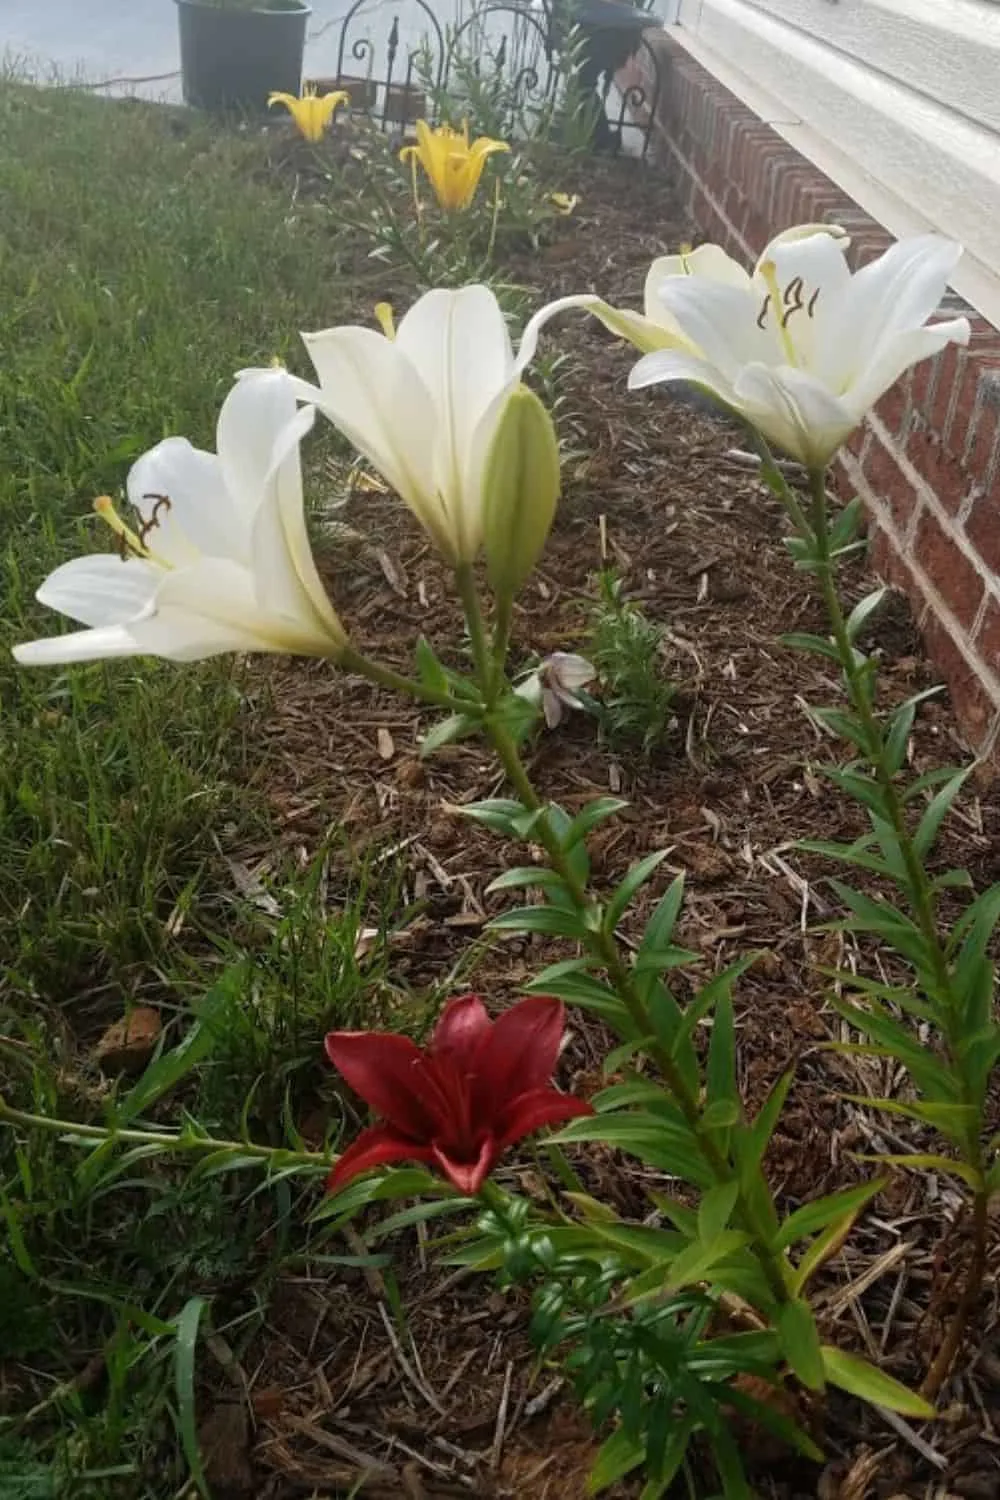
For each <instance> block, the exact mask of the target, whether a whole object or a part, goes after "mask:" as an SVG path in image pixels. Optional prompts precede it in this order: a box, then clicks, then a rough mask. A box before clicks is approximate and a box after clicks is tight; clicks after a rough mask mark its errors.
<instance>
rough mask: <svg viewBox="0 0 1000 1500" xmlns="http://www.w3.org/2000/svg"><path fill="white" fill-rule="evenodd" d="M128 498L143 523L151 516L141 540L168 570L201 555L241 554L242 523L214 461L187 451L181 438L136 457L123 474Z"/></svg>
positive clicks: (188, 446) (244, 532)
mask: <svg viewBox="0 0 1000 1500" xmlns="http://www.w3.org/2000/svg"><path fill="white" fill-rule="evenodd" d="M128 497H129V500H130V502H131V504H132V505H133V507H134V508H135V510H136V513H137V514H138V515H140V516H141V517H142V519H143V521H151V520H152V519H153V517H154V516H155V518H156V525H155V526H154V527H152V528H151V529H150V530H149V531H148V532H147V533H146V534H145V537H144V540H145V542H146V545H147V546H148V547H149V549H150V551H151V552H152V553H153V554H154V556H156V557H158V558H162V559H163V561H164V562H166V563H169V564H170V565H171V566H172V567H182V566H183V565H184V564H185V563H190V562H193V561H194V560H195V559H196V558H197V557H199V556H201V555H202V554H203V553H204V554H207V555H208V556H212V557H235V558H237V559H239V558H242V557H244V556H245V555H246V547H247V537H248V530H247V526H246V522H245V520H244V518H243V517H242V516H240V515H239V514H238V513H237V511H236V508H235V507H234V505H233V502H232V498H231V496H230V494H229V491H228V490H227V488H226V482H225V479H224V477H223V472H222V466H221V464H220V463H219V460H218V459H217V458H216V456H215V454H214V453H205V452H203V451H202V450H201V449H200V448H193V447H192V446H191V444H190V443H189V442H188V440H187V438H181V437H169V438H165V439H164V440H163V442H162V443H157V445H156V447H155V448H151V449H150V450H149V452H148V453H144V454H143V455H142V457H141V458H139V459H137V460H136V462H135V463H134V464H133V465H132V468H131V469H130V471H129V476H128ZM164 502H166V503H164Z"/></svg>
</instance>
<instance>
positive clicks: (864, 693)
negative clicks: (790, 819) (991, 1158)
mask: <svg viewBox="0 0 1000 1500" xmlns="http://www.w3.org/2000/svg"><path fill="white" fill-rule="evenodd" d="M772 468H774V472H775V473H778V474H780V470H778V469H777V468H776V467H775V466H774V465H773V463H772ZM781 482H782V485H783V487H784V489H785V491H786V492H787V494H788V495H789V496H791V495H792V492H791V490H790V488H789V486H788V485H787V484H786V483H785V481H784V478H783V477H782V480H781ZM809 488H810V494H811V508H810V517H809V521H808V522H806V520H805V517H804V515H803V513H802V510H801V507H799V506H798V501H797V500H796V501H795V508H794V509H793V508H792V507H791V506H790V507H789V512H790V514H791V516H792V519H793V521H794V522H795V524H796V525H797V526H798V527H799V529H800V533H801V534H802V536H803V537H804V538H807V539H809V540H811V541H812V543H813V546H814V558H813V566H814V570H815V573H816V577H817V579H818V581H819V586H820V591H821V593H822V597H823V604H824V606H825V608H826V612H827V618H828V620H829V623H830V630H831V634H832V637H833V642H834V644H835V646H836V648H837V655H838V658H839V660H840V666H841V670H842V672H843V674H844V682H845V685H846V688H847V696H848V700H849V702H850V704H851V708H852V709H853V711H854V715H855V718H856V720H857V722H858V724H859V726H860V727H861V729H862V730H863V733H864V738H865V747H866V751H865V753H866V756H867V759H868V762H869V764H870V766H871V769H872V773H873V774H874V777H875V780H876V781H877V783H878V786H879V789H880V791H881V793H882V798H883V804H884V807H885V811H886V814H887V817H888V821H889V823H890V824H891V826H892V829H893V833H894V834H895V838H896V842H897V845H898V848H899V852H900V857H901V858H902V861H903V867H904V869H905V871H906V891H907V895H908V897H909V901H910V905H911V908H912V911H913V916H914V919H915V920H916V923H917V926H918V927H919V929H920V934H921V936H922V938H923V940H924V944H925V947H926V951H927V956H928V961H929V968H930V977H931V982H932V984H933V987H934V992H935V994H936V996H937V998H938V1001H939V1005H940V1013H941V1021H942V1027H941V1029H942V1034H943V1040H944V1043H945V1047H946V1049H947V1052H948V1055H949V1058H950V1061H951V1066H952V1072H953V1074H954V1077H955V1079H956V1081H957V1082H958V1084H959V1086H960V1088H961V1090H962V1093H963V1095H964V1099H963V1102H964V1103H966V1104H968V1105H969V1106H970V1108H972V1109H973V1110H975V1111H977V1113H979V1114H980V1115H981V1106H980V1105H979V1104H978V1102H977V1101H976V1100H975V1099H973V1098H971V1097H970V1096H969V1092H968V1089H967V1088H966V1083H965V1070H964V1069H963V1068H962V1066H961V1061H960V1044H961V1005H960V1003H959V999H958V997H957V996H956V994H955V988H954V984H953V982H952V976H951V971H950V968H949V964H948V956H947V954H946V952H945V949H944V946H943V944H942V941H941V934H940V931H939V927H938V915H937V903H936V899H935V894H934V889H933V886H932V884H931V880H930V877H929V875H928V873H927V871H926V869H925V868H924V863H923V860H922V859H921V857H920V855H919V853H918V852H917V848H916V845H915V843H914V840H913V835H912V834H911V832H910V827H909V823H908V821H907V817H906V809H905V806H904V803H903V799H902V797H901V796H900V793H899V788H898V786H897V785H896V781H895V777H894V775H893V772H892V769H891V767H890V765H889V762H888V760H887V758H886V737H885V731H884V729H883V726H882V723H881V721H880V719H879V717H878V715H877V713H876V712H875V708H874V705H873V702H872V696H871V693H870V691H869V687H868V684H867V683H866V681H865V677H864V668H863V666H862V664H861V662H860V661H859V657H858V653H857V652H856V651H855V648H854V643H853V641H852V640H851V636H850V632H849V630H848V627H847V619H846V617H845V614H844V608H843V605H842V604H841V601H840V594H839V591H838V589H837V581H836V570H835V559H834V557H833V555H832V552H831V548H830V527H829V518H828V515H827V504H826V471H825V469H815V470H811V471H810V474H809ZM793 498H794V497H793ZM981 1124H982V1121H981V1119H980V1121H979V1122H978V1124H977V1127H976V1128H975V1129H974V1130H972V1131H970V1133H969V1149H968V1151H967V1152H966V1153H965V1162H966V1165H967V1166H969V1167H970V1168H971V1169H972V1172H973V1173H974V1175H975V1178H976V1183H975V1186H974V1188H973V1204H972V1212H973V1248H972V1256H971V1259H970V1262H969V1271H968V1275H967V1277H966V1284H965V1288H964V1290H963V1293H962V1296H961V1297H960V1299H959V1303H958V1307H957V1308H956V1309H955V1314H954V1317H953V1319H952V1322H951V1325H950V1327H949V1329H948V1333H947V1335H946V1336H945V1339H944V1342H943V1344H942V1345H941V1348H940V1349H939V1350H938V1353H937V1355H936V1356H935V1359H934V1361H933V1363H932V1365H931V1368H930V1370H929V1371H928V1373H927V1378H926V1380H925V1382H924V1386H923V1394H924V1395H925V1396H927V1397H929V1398H930V1397H933V1396H936V1395H937V1393H938V1391H939V1390H940V1389H941V1386H942V1384H943V1383H944V1380H945V1379H946V1377H947V1375H948V1372H949V1370H950V1369H951V1366H952V1364H953V1363H954V1360H955V1356H956V1354H957V1353H958V1350H959V1347H960V1345H961V1342H962V1335H963V1333H964V1331H965V1326H966V1323H967V1322H968V1319H969V1315H970V1313H971V1311H972V1308H973V1306H974V1305H975V1302H976V1298H977V1297H978V1295H979V1291H980V1288H981V1286H982V1282H983V1277H984V1275H985V1272H986V1224H987V1218H986V1214H987V1200H988V1196H989V1195H988V1192H987V1189H986V1173H985V1167H984V1163H983V1156H982V1150H981V1147H980V1145H979V1142H980V1140H981V1137H982V1130H981Z"/></svg>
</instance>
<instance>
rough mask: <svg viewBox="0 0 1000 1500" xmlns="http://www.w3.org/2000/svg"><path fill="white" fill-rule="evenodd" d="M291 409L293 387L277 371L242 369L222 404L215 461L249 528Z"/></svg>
mask: <svg viewBox="0 0 1000 1500" xmlns="http://www.w3.org/2000/svg"><path fill="white" fill-rule="evenodd" d="M296 410H297V407H296V401H295V385H294V383H293V381H292V378H291V376H289V374H288V372H287V371H286V370H281V369H274V370H243V371H241V372H240V374H239V375H238V376H237V380H236V384H235V385H234V386H233V388H232V390H231V391H230V392H229V395H228V396H227V397H226V399H225V401H224V402H223V403H222V409H221V411H220V412H219V420H218V424H217V426H216V447H217V449H218V453H219V463H220V465H221V467H222V473H223V477H224V479H225V483H226V488H227V490H228V491H229V494H230V496H231V497H232V500H233V503H234V505H235V507H236V509H237V510H239V511H241V512H243V513H245V514H246V518H247V527H248V529H249V527H250V526H252V524H253V518H254V516H255V515H256V513H257V507H258V506H259V505H260V504H261V502H262V501H263V498H264V486H265V482H266V480H267V476H268V474H269V473H270V471H271V467H272V462H273V454H274V446H275V443H276V442H277V441H278V438H279V436H280V434H281V432H282V430H283V428H285V427H286V426H287V425H288V423H289V422H290V421H291V420H292V418H293V417H294V416H295V413H296ZM204 550H206V551H207V550H208V549H207V548H206V549H204ZM214 555H215V556H225V554H224V553H219V552H215V553H214Z"/></svg>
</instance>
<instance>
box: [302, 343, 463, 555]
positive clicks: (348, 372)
mask: <svg viewBox="0 0 1000 1500" xmlns="http://www.w3.org/2000/svg"><path fill="white" fill-rule="evenodd" d="M303 339H304V341H305V345H306V349H307V350H308V352H309V357H310V359H311V360H312V362H313V364H314V366H315V368H316V374H317V376H318V377H319V388H318V389H317V388H316V387H315V386H310V385H308V384H307V383H306V382H305V381H301V382H297V383H296V389H297V393H298V396H299V398H300V399H301V400H306V401H309V402H313V403H315V405H316V406H318V407H319V409H320V411H322V412H324V413H325V415H326V416H327V417H329V419H330V421H331V422H332V423H333V425H334V426H335V427H337V428H339V429H340V431H341V432H342V433H343V434H344V436H345V437H346V438H347V439H348V441H349V442H350V443H352V444H353V446H354V447H355V448H356V449H357V450H358V452H359V453H360V454H361V455H362V456H363V457H364V458H366V459H367V460H368V462H369V463H370V464H372V465H373V466H374V468H376V469H377V470H378V471H379V473H380V474H381V475H382V477H383V479H385V481H386V482H387V483H388V484H389V485H391V486H392V488H393V489H394V490H395V491H396V493H397V494H398V495H399V496H400V498H401V499H402V500H404V501H405V502H406V504H407V505H408V506H409V507H410V509H411V510H412V511H413V512H414V514H415V515H416V516H417V518H418V520H419V521H420V522H421V524H422V525H423V526H425V527H426V528H427V530H428V531H430V533H431V535H432V536H433V537H434V538H435V541H437V542H438V545H439V546H441V547H442V550H446V551H447V550H448V549H449V547H450V539H449V536H448V532H447V526H446V524H445V518H444V516H443V514H442V511H441V506H440V503H439V502H438V500H437V498H436V495H437V491H436V485H435V466H434V438H435V432H436V428H437V414H436V412H435V409H434V402H433V400H432V398H431V394H430V391H429V390H428V389H427V387H426V385H425V384H424V382H423V380H421V378H420V377H419V375H418V374H417V371H416V368H415V366H414V365H413V362H412V361H411V360H410V359H409V358H408V357H407V356H406V354H404V353H403V351H402V350H401V348H400V347H399V342H398V340H396V341H393V340H390V339H387V338H385V337H384V335H383V334H381V333H376V332H375V331H374V329H371V328H360V327H352V326H348V327H344V328H331V329H327V330H326V331H325V332H323V333H307V334H303Z"/></svg>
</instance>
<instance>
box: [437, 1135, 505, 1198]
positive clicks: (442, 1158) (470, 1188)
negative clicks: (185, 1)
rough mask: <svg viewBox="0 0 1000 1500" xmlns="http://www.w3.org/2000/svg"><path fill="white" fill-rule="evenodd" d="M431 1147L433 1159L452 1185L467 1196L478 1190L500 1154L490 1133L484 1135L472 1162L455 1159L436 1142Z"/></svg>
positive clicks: (445, 1148)
mask: <svg viewBox="0 0 1000 1500" xmlns="http://www.w3.org/2000/svg"><path fill="white" fill-rule="evenodd" d="M431 1149H432V1153H433V1158H434V1161H435V1162H436V1163H437V1165H438V1166H439V1167H440V1168H441V1171H442V1172H443V1173H444V1175H445V1177H447V1179H448V1181H449V1182H450V1183H451V1185H452V1187H456V1188H458V1191H459V1192H460V1193H464V1194H465V1195H466V1196H467V1197H469V1198H471V1197H472V1196H473V1195H474V1194H475V1193H478V1192H479V1189H480V1188H481V1187H482V1185H483V1183H484V1182H485V1181H486V1179H487V1177H488V1176H489V1175H490V1172H491V1171H492V1170H493V1168H494V1167H495V1165H496V1163H497V1160H498V1158H499V1156H500V1152H499V1149H498V1147H497V1143H496V1141H495V1140H494V1138H493V1136H492V1135H488V1136H486V1138H485V1139H484V1140H483V1142H482V1145H481V1146H480V1148H479V1156H478V1157H477V1159H476V1160H475V1161H474V1162H466V1161H456V1160H455V1158H454V1157H452V1156H450V1155H449V1154H448V1150H447V1147H442V1146H439V1145H438V1144H437V1143H435V1144H434V1146H433V1147H432V1148H431Z"/></svg>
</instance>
